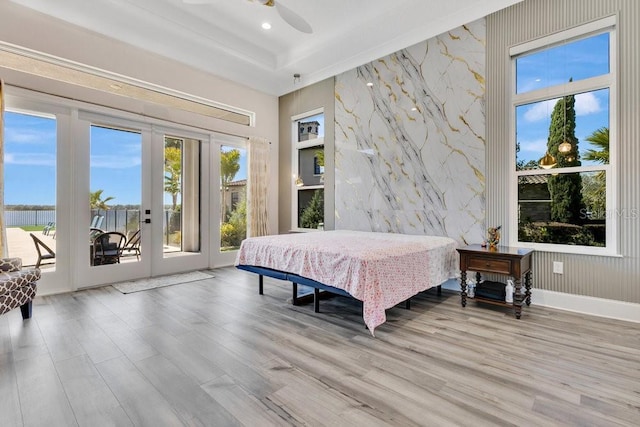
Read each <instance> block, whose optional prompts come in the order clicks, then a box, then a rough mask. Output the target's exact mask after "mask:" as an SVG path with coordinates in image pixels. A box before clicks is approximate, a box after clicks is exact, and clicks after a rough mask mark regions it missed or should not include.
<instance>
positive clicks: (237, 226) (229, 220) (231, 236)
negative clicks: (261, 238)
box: [220, 146, 247, 251]
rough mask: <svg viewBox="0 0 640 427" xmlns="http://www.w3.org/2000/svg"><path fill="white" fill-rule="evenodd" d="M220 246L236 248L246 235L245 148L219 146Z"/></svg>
mask: <svg viewBox="0 0 640 427" xmlns="http://www.w3.org/2000/svg"><path fill="white" fill-rule="evenodd" d="M220 200H221V206H220V210H221V211H220V220H221V223H220V250H221V251H230V250H236V249H239V248H240V243H241V242H242V240H244V239H245V238H246V237H247V150H245V149H244V148H238V147H229V146H222V147H221V148H220Z"/></svg>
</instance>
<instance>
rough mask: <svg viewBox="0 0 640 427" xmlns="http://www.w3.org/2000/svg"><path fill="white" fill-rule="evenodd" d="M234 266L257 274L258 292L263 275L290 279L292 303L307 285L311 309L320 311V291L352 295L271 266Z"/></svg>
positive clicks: (407, 302) (409, 300)
mask: <svg viewBox="0 0 640 427" xmlns="http://www.w3.org/2000/svg"><path fill="white" fill-rule="evenodd" d="M236 268H239V269H240V270H245V271H249V272H251V273H255V274H257V275H258V293H259V294H260V295H263V294H264V276H268V277H272V278H274V279H279V280H286V281H290V282H291V283H292V284H293V299H292V301H293V305H299V303H300V302H299V300H300V296H299V295H298V285H303V286H308V287H311V288H313V311H315V312H316V313H319V312H320V291H327V292H331V293H332V294H337V295H342V296H346V297H351V298H353V297H352V295H351V294H350V293H349V292H347V291H345V290H344V289H339V288H336V287H333V286H329V285H325V284H324V283H320V282H317V281H315V280H312V279H309V278H306V277H302V276H299V275H297V274H293V273H287V272H285V271H279V270H273V269H271V268H265V267H257V266H255V265H243V264H241V265H236ZM436 289H437V292H438V295H440V294H441V293H442V286H437V287H436ZM404 304H405V308H406V309H407V310H409V309H411V298H407V300H405V302H404Z"/></svg>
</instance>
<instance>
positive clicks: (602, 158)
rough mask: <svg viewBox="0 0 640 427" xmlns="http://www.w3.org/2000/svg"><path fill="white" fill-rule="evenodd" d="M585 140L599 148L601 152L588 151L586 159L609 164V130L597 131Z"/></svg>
mask: <svg viewBox="0 0 640 427" xmlns="http://www.w3.org/2000/svg"><path fill="white" fill-rule="evenodd" d="M585 139H586V140H587V141H589V142H590V143H591V144H593V145H595V146H596V147H597V148H599V150H591V149H589V150H587V151H586V152H585V153H584V159H585V160H591V161H594V162H598V163H609V128H608V127H601V128H600V129H596V130H594V131H593V133H592V134H591V135H589V136H588V137H586V138H585Z"/></svg>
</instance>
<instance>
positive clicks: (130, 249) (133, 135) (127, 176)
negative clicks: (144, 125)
mask: <svg viewBox="0 0 640 427" xmlns="http://www.w3.org/2000/svg"><path fill="white" fill-rule="evenodd" d="M90 132H91V133H90V192H89V195H88V201H89V209H90V211H91V224H90V225H89V230H87V260H88V261H87V262H88V263H89V264H90V265H91V266H96V265H104V264H112V263H114V264H116V263H130V262H139V261H140V258H141V257H143V256H144V253H141V252H140V241H139V239H137V237H138V236H140V233H139V230H140V217H141V215H140V214H141V212H140V209H141V206H142V134H141V133H140V132H136V131H131V130H126V129H117V128H111V127H104V126H97V125H91V131H90ZM106 232H112V233H120V234H122V235H123V236H124V239H115V240H114V239H113V236H111V238H109V239H106V238H105V239H100V238H98V236H99V235H101V234H102V233H106ZM103 240H104V242H103ZM107 240H108V241H107ZM101 242H103V243H104V245H102V244H101ZM120 242H123V243H120ZM119 244H122V245H124V250H123V251H122V252H121V255H120V256H108V254H109V253H111V252H113V250H114V249H115V248H114V246H115V245H119ZM105 245H106V246H105Z"/></svg>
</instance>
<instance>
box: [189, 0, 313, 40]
mask: <svg viewBox="0 0 640 427" xmlns="http://www.w3.org/2000/svg"><path fill="white" fill-rule="evenodd" d="M182 1H183V2H184V3H186V4H208V3H215V2H216V1H217V0H182ZM249 1H250V2H251V3H260V4H261V5H263V6H269V7H274V6H275V8H276V11H278V15H280V17H281V18H282V19H284V21H285V22H286V23H287V24H289V25H291V26H292V27H293V28H295V29H296V30H298V31H301V32H303V33H307V34H311V33H313V29H312V28H311V25H309V23H308V22H307V21H305V20H304V18H303V17H302V16H300V15H298V14H297V13H295V12H294V11H292V10H291V9H289V8H288V7H286V6H282V5H281V4H280V3H279V2H276V0H249Z"/></svg>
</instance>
